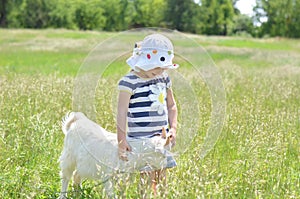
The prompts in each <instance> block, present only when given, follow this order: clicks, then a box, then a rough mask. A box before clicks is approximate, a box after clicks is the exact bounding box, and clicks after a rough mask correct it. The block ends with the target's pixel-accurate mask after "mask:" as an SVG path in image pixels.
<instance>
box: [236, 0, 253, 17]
mask: <svg viewBox="0 0 300 199" xmlns="http://www.w3.org/2000/svg"><path fill="white" fill-rule="evenodd" d="M255 2H256V0H239V1H238V2H237V3H236V7H237V8H238V9H239V10H240V11H241V13H242V14H246V15H249V16H253V11H252V9H253V7H254V6H255V4H256V3H255Z"/></svg>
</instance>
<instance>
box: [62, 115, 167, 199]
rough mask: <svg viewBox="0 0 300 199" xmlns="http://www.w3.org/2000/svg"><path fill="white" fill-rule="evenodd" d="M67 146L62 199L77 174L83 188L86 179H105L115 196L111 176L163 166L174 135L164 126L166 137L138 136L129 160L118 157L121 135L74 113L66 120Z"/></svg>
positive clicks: (65, 142)
mask: <svg viewBox="0 0 300 199" xmlns="http://www.w3.org/2000/svg"><path fill="white" fill-rule="evenodd" d="M62 130H63V132H64V134H65V140H64V149H63V151H62V154H61V156H60V159H59V161H60V167H61V178H62V188H61V194H60V198H66V197H67V188H68V184H69V181H70V179H71V177H72V176H73V183H74V186H76V187H79V186H80V184H81V180H82V179H83V178H88V179H95V180H101V181H102V182H104V188H105V191H106V193H107V194H108V196H109V197H113V189H112V187H113V186H112V182H111V180H110V179H111V177H113V176H114V175H115V174H117V173H122V172H129V173H130V172H135V171H139V170H140V169H141V168H143V167H145V166H150V167H152V168H154V169H160V168H162V167H164V165H165V164H166V158H165V157H166V154H167V153H169V152H168V150H166V149H170V147H171V143H170V138H169V137H166V134H165V133H166V132H165V130H164V129H163V133H162V134H163V135H162V136H155V137H153V138H151V139H149V138H148V139H136V140H132V141H131V142H130V143H129V144H130V145H131V147H132V151H131V152H128V154H127V157H128V161H122V160H120V159H119V157H118V143H117V135H116V134H115V133H110V132H108V131H106V130H105V129H103V128H102V127H101V126H99V125H98V124H96V123H95V122H93V121H91V120H89V119H88V118H87V117H86V116H85V115H84V114H83V113H80V112H78V113H74V112H73V113H70V114H69V115H67V116H66V118H65V119H64V120H63V125H62Z"/></svg>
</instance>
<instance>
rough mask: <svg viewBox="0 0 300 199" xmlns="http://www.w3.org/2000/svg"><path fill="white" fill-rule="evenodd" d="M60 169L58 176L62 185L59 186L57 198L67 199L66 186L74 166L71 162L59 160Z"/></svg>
mask: <svg viewBox="0 0 300 199" xmlns="http://www.w3.org/2000/svg"><path fill="white" fill-rule="evenodd" d="M62 157H64V156H62ZM60 168H61V172H60V176H61V181H62V185H61V192H60V197H59V198H60V199H63V198H66V197H67V189H68V185H69V182H70V180H71V177H72V175H73V171H74V170H75V166H74V164H73V162H71V161H70V160H68V161H66V159H63V158H61V162H60Z"/></svg>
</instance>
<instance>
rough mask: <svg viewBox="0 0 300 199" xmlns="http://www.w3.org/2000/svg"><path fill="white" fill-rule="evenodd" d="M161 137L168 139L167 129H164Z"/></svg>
mask: <svg viewBox="0 0 300 199" xmlns="http://www.w3.org/2000/svg"><path fill="white" fill-rule="evenodd" d="M161 137H162V138H164V139H166V137H167V132H166V129H165V127H163V128H162V133H161Z"/></svg>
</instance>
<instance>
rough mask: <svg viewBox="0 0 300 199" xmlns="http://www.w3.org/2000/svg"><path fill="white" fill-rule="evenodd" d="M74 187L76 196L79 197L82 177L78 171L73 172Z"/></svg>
mask: <svg viewBox="0 0 300 199" xmlns="http://www.w3.org/2000/svg"><path fill="white" fill-rule="evenodd" d="M73 188H74V191H75V195H76V198H77V197H79V192H80V190H81V177H80V175H79V174H78V172H77V171H75V172H74V174H73Z"/></svg>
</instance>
